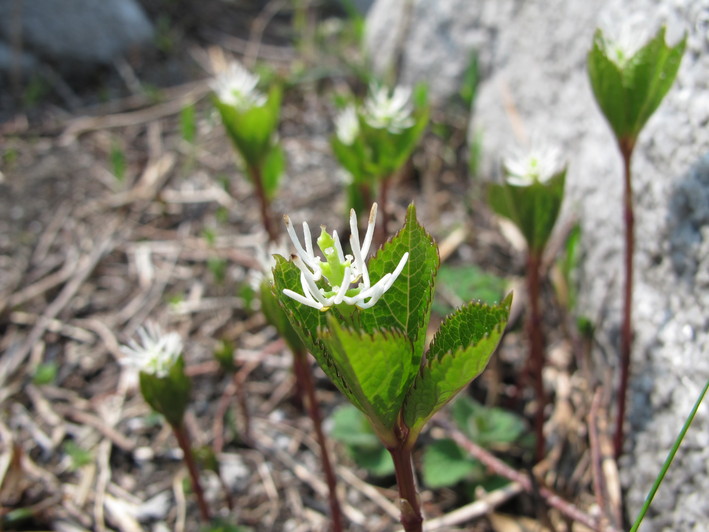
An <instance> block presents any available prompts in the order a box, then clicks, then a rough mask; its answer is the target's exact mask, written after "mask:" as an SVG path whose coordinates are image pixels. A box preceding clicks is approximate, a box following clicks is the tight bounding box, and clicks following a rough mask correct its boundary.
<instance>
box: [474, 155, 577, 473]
mask: <svg viewBox="0 0 709 532" xmlns="http://www.w3.org/2000/svg"><path fill="white" fill-rule="evenodd" d="M503 169H504V173H505V182H504V183H503V184H493V185H491V186H490V187H489V189H488V200H489V203H490V206H491V207H492V208H493V210H494V211H495V212H497V214H499V215H501V216H504V217H506V218H509V219H510V220H511V221H512V222H514V224H515V225H516V226H517V227H518V228H519V229H520V231H521V232H522V234H523V235H524V237H525V240H526V241H527V294H528V297H529V312H528V314H527V323H526V328H527V337H528V339H529V359H528V363H527V368H528V370H529V372H530V374H531V375H532V382H533V386H534V390H535V395H536V399H537V405H536V413H535V416H534V428H535V433H536V451H535V459H536V460H537V461H539V460H541V459H542V458H543V457H544V449H545V438H544V408H545V406H546V403H547V399H546V393H545V391H544V380H543V378H542V371H543V369H544V334H543V331H542V315H541V309H540V306H539V302H540V301H539V300H540V297H539V294H540V288H541V265H542V260H543V256H544V249H545V247H546V244H547V242H548V241H549V237H550V236H551V232H552V230H553V228H554V224H555V223H556V219H557V217H558V215H559V209H560V208H561V202H562V200H563V198H564V181H565V178H566V166H565V164H564V163H563V161H562V158H561V152H559V151H558V150H557V149H556V148H553V147H541V148H539V147H537V148H533V149H531V150H530V151H529V152H527V153H523V154H520V155H517V156H516V157H512V158H510V159H508V160H506V161H505V163H504V165H503Z"/></svg>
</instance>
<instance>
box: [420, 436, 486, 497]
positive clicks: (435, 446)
mask: <svg viewBox="0 0 709 532" xmlns="http://www.w3.org/2000/svg"><path fill="white" fill-rule="evenodd" d="M481 470H482V465H481V464H480V462H478V461H477V460H474V459H472V458H470V457H469V456H468V455H467V454H465V453H464V452H463V451H462V450H461V449H460V447H458V445H457V444H456V443H455V442H454V441H453V440H449V439H444V440H434V441H433V442H431V443H430V444H429V445H427V446H426V448H425V450H424V454H423V467H422V470H421V472H422V473H423V482H424V484H426V486H428V487H429V488H443V487H447V486H453V485H455V484H457V483H458V482H460V481H461V480H465V479H467V478H469V477H470V476H471V475H472V474H473V473H479V472H481Z"/></svg>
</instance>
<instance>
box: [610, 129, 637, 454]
mask: <svg viewBox="0 0 709 532" xmlns="http://www.w3.org/2000/svg"><path fill="white" fill-rule="evenodd" d="M618 145H619V148H620V153H621V155H622V156H623V170H624V182H625V187H624V196H623V218H624V221H625V288H624V291H623V297H624V300H623V324H622V328H621V331H620V380H619V383H618V417H617V419H616V425H615V437H614V439H613V451H614V453H615V457H616V458H618V457H619V456H620V455H621V453H622V452H623V426H624V423H625V406H626V405H625V403H626V397H627V394H628V380H629V378H630V353H631V350H632V344H633V325H632V308H633V255H634V253H635V214H634V213H633V187H632V182H631V173H630V163H631V160H632V156H633V148H634V147H635V139H621V140H620V142H619V144H618Z"/></svg>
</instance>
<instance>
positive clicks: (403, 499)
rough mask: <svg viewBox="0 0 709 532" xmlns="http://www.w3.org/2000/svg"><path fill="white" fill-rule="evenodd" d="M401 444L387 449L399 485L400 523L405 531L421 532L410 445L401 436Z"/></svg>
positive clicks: (421, 519)
mask: <svg viewBox="0 0 709 532" xmlns="http://www.w3.org/2000/svg"><path fill="white" fill-rule="evenodd" d="M401 440H402V444H401V445H400V446H398V447H395V448H389V449H387V450H388V451H389V453H390V454H391V457H392V459H393V461H394V470H395V471H396V484H397V486H398V487H399V505H400V506H401V524H402V525H403V526H404V530H405V531H406V532H422V530H423V515H421V503H420V502H419V496H418V493H417V492H416V477H415V476H414V466H413V463H412V461H411V447H410V445H407V444H406V438H401Z"/></svg>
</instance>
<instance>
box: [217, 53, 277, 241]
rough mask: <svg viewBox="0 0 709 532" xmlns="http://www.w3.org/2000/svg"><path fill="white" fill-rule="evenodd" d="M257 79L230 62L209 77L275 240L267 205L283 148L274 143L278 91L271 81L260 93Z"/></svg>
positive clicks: (223, 117)
mask: <svg viewBox="0 0 709 532" xmlns="http://www.w3.org/2000/svg"><path fill="white" fill-rule="evenodd" d="M258 82H259V77H258V76H256V75H254V74H252V73H250V72H249V71H248V70H246V69H245V68H244V67H243V66H241V65H240V64H239V63H232V64H231V65H229V67H228V68H227V69H226V70H225V71H224V72H222V73H221V74H219V75H218V76H217V77H216V78H215V79H214V80H213V81H212V83H211V87H212V90H213V91H214V105H215V106H216V108H217V110H218V111H219V114H220V115H221V118H222V123H223V124H224V128H225V129H226V131H227V134H228V135H229V138H230V139H231V141H232V144H233V145H234V147H235V148H236V150H237V151H238V152H239V153H240V154H241V157H242V158H243V160H244V163H245V166H246V172H247V175H248V176H249V179H250V180H251V182H252V184H253V185H254V187H256V192H257V194H258V197H259V201H260V203H261V217H262V219H263V225H264V229H266V231H267V232H268V234H269V238H270V240H271V241H275V240H276V237H277V233H276V231H275V229H274V228H273V225H272V221H271V218H270V207H269V206H270V201H271V200H272V199H273V196H274V195H275V193H276V190H278V184H279V182H280V178H281V175H282V174H283V170H284V168H285V157H284V155H283V150H282V148H281V146H280V144H278V120H279V115H280V111H281V96H282V95H281V89H280V88H279V87H277V86H275V85H274V86H273V87H271V89H270V91H269V92H268V94H267V95H266V94H264V93H262V92H261V91H259V89H258V88H257V85H258Z"/></svg>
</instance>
